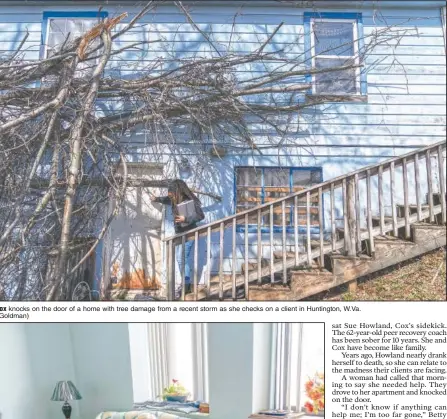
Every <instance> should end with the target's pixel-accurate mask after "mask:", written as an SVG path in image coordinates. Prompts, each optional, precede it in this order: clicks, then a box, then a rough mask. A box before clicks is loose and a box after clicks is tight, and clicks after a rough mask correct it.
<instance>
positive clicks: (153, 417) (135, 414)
mask: <svg viewBox="0 0 447 419" xmlns="http://www.w3.org/2000/svg"><path fill="white" fill-rule="evenodd" d="M96 419H182V418H180V417H179V416H176V415H172V414H170V413H162V412H154V411H148V410H132V411H129V412H101V413H100V414H99V415H98V416H96Z"/></svg>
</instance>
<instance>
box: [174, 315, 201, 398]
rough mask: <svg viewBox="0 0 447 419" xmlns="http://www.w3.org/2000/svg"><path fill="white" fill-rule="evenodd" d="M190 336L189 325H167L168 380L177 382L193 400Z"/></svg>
mask: <svg viewBox="0 0 447 419" xmlns="http://www.w3.org/2000/svg"><path fill="white" fill-rule="evenodd" d="M192 336H193V335H192V324H191V323H168V351H167V357H168V374H169V380H179V381H180V383H181V384H182V385H183V386H184V387H186V389H187V390H188V391H189V392H190V393H191V396H192V397H193V398H194V396H195V395H194V394H193V392H194V371H193V363H192V362H191V360H192V359H193V352H192V350H193V345H192Z"/></svg>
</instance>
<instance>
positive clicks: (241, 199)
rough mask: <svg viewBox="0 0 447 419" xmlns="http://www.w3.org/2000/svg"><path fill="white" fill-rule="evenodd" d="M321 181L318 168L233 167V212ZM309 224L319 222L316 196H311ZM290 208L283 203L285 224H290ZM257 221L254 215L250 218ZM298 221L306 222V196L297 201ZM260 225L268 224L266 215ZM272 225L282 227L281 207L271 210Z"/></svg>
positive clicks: (253, 221) (300, 222)
mask: <svg viewBox="0 0 447 419" xmlns="http://www.w3.org/2000/svg"><path fill="white" fill-rule="evenodd" d="M321 182H322V169H321V167H289V168H284V167H236V168H235V203H236V212H237V213H239V212H242V211H246V210H248V209H251V208H254V207H256V206H258V205H262V204H266V203H269V202H272V201H275V200H277V199H278V198H282V197H284V196H287V195H290V194H291V193H294V192H299V191H300V190H303V189H305V188H308V187H310V186H312V185H315V184H318V183H321ZM311 206H312V209H311V225H318V224H319V216H318V198H317V197H316V198H312V202H311ZM293 212H294V211H293V208H292V207H291V206H290V205H287V206H286V220H285V222H286V225H287V226H291V225H292V223H293ZM249 222H251V223H255V224H257V218H256V217H254V219H253V220H249ZM298 224H299V225H305V224H306V199H305V198H304V199H299V200H298ZM262 225H263V226H265V227H269V225H270V219H269V216H268V215H267V216H264V217H263V219H262ZM273 225H274V227H275V228H281V227H282V225H283V221H282V210H281V207H280V206H279V207H278V208H275V209H274V216H273Z"/></svg>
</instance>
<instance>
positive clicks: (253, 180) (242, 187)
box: [236, 167, 262, 212]
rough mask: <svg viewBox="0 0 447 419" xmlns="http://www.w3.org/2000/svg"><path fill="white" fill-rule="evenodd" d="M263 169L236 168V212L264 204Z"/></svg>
mask: <svg viewBox="0 0 447 419" xmlns="http://www.w3.org/2000/svg"><path fill="white" fill-rule="evenodd" d="M261 185H262V169H256V168H254V167H249V168H237V169H236V188H237V191H236V205H237V207H236V212H242V211H246V210H247V209H250V208H253V207H255V206H257V205H260V204H262V187H261Z"/></svg>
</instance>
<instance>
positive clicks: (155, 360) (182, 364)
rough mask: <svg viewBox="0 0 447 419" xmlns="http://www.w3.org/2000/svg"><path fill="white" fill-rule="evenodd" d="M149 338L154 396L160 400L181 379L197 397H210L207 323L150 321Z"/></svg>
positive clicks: (151, 390) (151, 397)
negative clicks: (164, 389) (173, 381)
mask: <svg viewBox="0 0 447 419" xmlns="http://www.w3.org/2000/svg"><path fill="white" fill-rule="evenodd" d="M147 339H148V345H147V346H148V347H147V352H148V363H147V365H148V370H149V371H148V375H149V377H150V379H149V381H150V391H149V393H150V399H151V400H156V399H157V397H159V396H161V395H162V394H163V388H165V387H166V386H167V385H169V383H170V382H171V380H172V379H177V380H179V381H180V382H181V383H182V384H183V385H185V386H186V388H187V389H188V390H189V391H191V397H192V398H193V399H194V400H200V401H208V400H209V398H208V348H207V325H206V324H205V323H149V324H148V334H147Z"/></svg>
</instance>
